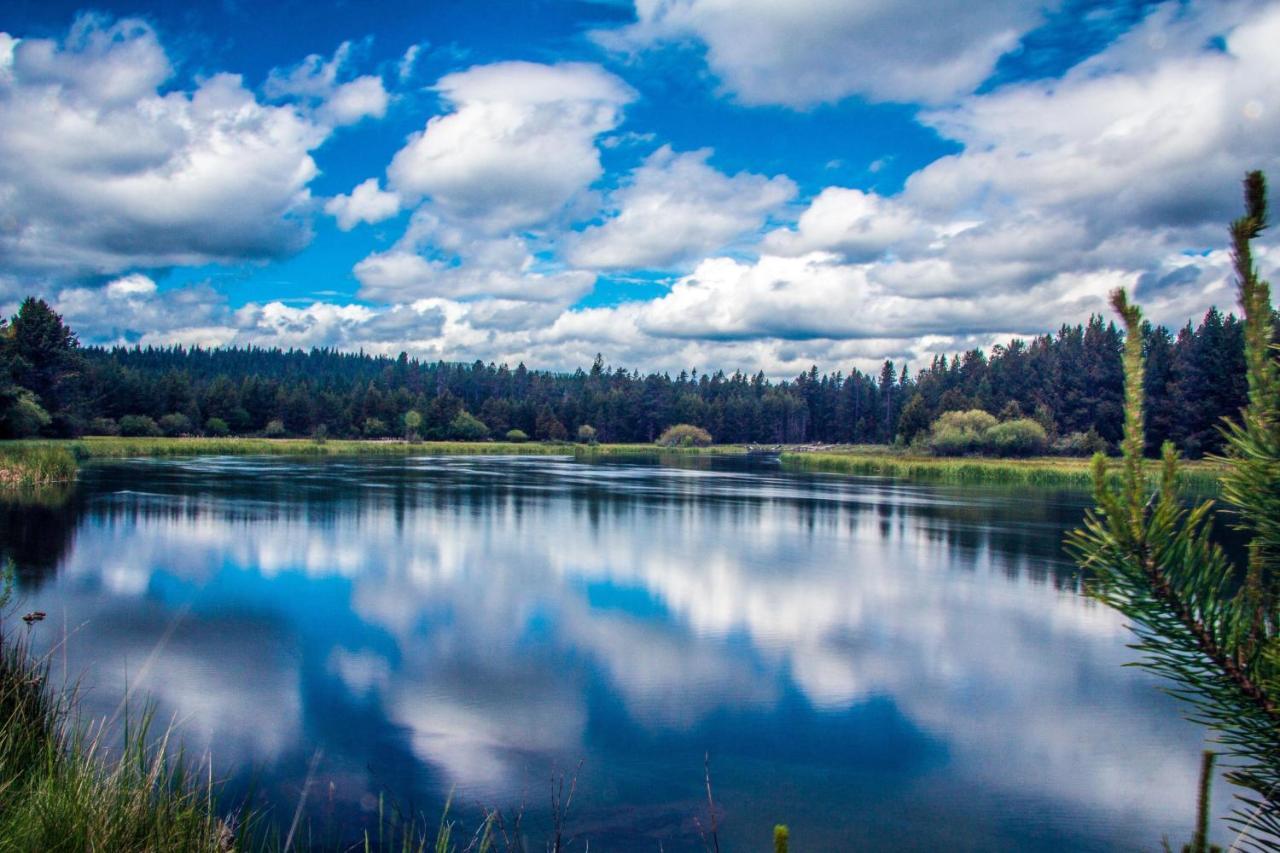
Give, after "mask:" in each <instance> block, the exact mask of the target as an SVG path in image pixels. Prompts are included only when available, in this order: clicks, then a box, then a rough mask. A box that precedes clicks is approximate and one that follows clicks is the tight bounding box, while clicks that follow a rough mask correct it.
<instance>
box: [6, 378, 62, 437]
mask: <svg viewBox="0 0 1280 853" xmlns="http://www.w3.org/2000/svg"><path fill="white" fill-rule="evenodd" d="M3 402H7V403H8V406H7V407H5V406H3V405H0V409H5V411H4V413H3V414H2V415H0V436H4V437H8V438H27V437H28V436H32V435H39V433H40V431H41V430H42V429H44V428H45V427H47V426H49V424H50V423H52V422H53V419H52V418H50V417H49V413H48V412H46V411H45V410H44V409H43V408H42V407H41V405H40V403H39V401H38V400H36V396H35V395H34V394H32V393H31V392H30V391H28V390H27V389H26V388H18V389H16V391H15V392H13V397H12V399H11V400H9V401H3Z"/></svg>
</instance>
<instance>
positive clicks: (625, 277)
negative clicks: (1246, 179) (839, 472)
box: [0, 0, 1280, 375]
mask: <svg viewBox="0 0 1280 853" xmlns="http://www.w3.org/2000/svg"><path fill="white" fill-rule="evenodd" d="M0 31H2V32H3V33H5V35H3V36H0V121H2V122H3V125H4V126H5V127H6V128H9V129H10V130H9V131H6V133H5V134H4V135H3V136H0V297H2V298H3V301H4V305H5V307H6V309H7V310H8V309H11V308H12V306H13V305H14V304H16V301H17V300H18V299H20V298H21V297H22V296H23V295H26V294H28V293H36V294H38V295H41V296H43V297H45V298H47V299H49V300H50V301H51V302H53V303H54V304H55V306H56V307H57V308H58V309H59V310H61V311H62V312H63V313H64V315H65V316H66V317H67V319H68V320H69V321H70V322H72V324H73V326H74V327H75V328H77V329H78V330H80V332H81V335H82V338H83V339H84V340H86V341H91V342H127V343H144V344H145V343H176V342H182V343H202V344H206V345H213V344H260V345H267V346H283V347H289V346H304V347H306V346H339V347H344V348H353V349H354V348H357V347H359V348H364V349H366V350H372V351H385V352H399V351H400V350H408V351H410V352H411V353H414V354H415V355H420V356H423V357H428V358H445V359H450V360H452V359H457V360H472V359H474V358H481V359H484V360H486V361H488V360H496V361H508V362H511V363H514V362H516V361H525V362H526V363H529V364H531V365H536V366H541V367H550V368H573V367H576V366H579V365H581V364H584V363H587V362H589V361H590V359H591V357H592V356H593V355H594V354H595V353H596V352H600V353H603V354H604V355H605V357H606V360H607V361H609V362H611V363H613V364H617V365H626V366H629V367H638V368H642V369H670V370H678V369H680V368H683V367H699V368H701V369H707V368H718V367H723V368H726V369H730V370H732V369H734V368H743V369H746V370H756V369H764V370H766V371H767V372H769V373H771V374H773V375H788V374H790V373H794V372H797V371H799V370H801V369H804V368H805V367H807V365H808V364H810V363H817V364H819V365H821V366H822V367H823V368H828V369H835V368H842V369H848V368H849V367H852V366H858V367H862V368H863V369H868V368H871V367H873V366H874V365H875V364H876V363H877V362H878V361H879V360H880V359H882V358H884V357H890V358H894V359H897V360H900V361H901V360H907V361H911V362H915V363H920V362H921V361H923V360H925V359H927V358H928V356H929V354H931V353H932V352H937V351H953V350H956V349H960V348H965V347H969V346H987V345H989V344H990V343H992V342H994V341H996V340H999V339H1000V338H1002V337H1007V336H1008V335H1011V334H1033V333H1037V332H1041V331H1046V330H1050V329H1052V328H1055V327H1056V326H1057V325H1058V324H1060V323H1061V322H1064V321H1076V320H1079V319H1082V318H1083V317H1087V316H1088V314H1089V313H1090V312H1095V311H1103V310H1104V305H1105V301H1104V300H1105V295H1106V293H1107V292H1108V291H1109V290H1110V289H1111V288H1113V287H1116V286H1128V287H1130V288H1131V289H1132V288H1135V287H1136V288H1137V295H1138V297H1139V299H1140V300H1142V301H1143V302H1144V303H1145V304H1146V305H1147V307H1148V310H1149V312H1150V313H1151V314H1152V315H1153V316H1155V317H1156V318H1157V319H1159V320H1163V321H1165V322H1170V323H1178V324H1180V323H1181V322H1183V321H1185V319H1187V318H1188V317H1194V316H1196V315H1197V314H1199V313H1201V312H1203V311H1204V310H1205V308H1207V307H1208V305H1210V304H1213V303H1217V304H1220V305H1224V306H1227V305H1230V304H1232V302H1233V294H1232V290H1231V284H1230V281H1229V279H1228V275H1227V274H1228V266H1227V261H1226V256H1225V252H1224V251H1223V249H1224V244H1225V241H1224V239H1223V226H1224V223H1225V220H1226V218H1227V217H1229V216H1230V215H1231V213H1232V212H1233V210H1234V207H1235V205H1236V204H1237V202H1236V197H1237V182H1238V180H1239V177H1240V176H1241V175H1242V173H1243V172H1244V170H1245V169H1247V168H1258V167H1261V168H1268V167H1271V168H1272V169H1273V171H1274V167H1275V165H1276V164H1277V159H1278V155H1277V148H1276V146H1275V144H1274V140H1275V139H1276V138H1277V133H1276V131H1277V130H1280V104H1278V103H1277V100H1276V95H1275V94H1274V93H1275V92H1276V91H1280V89H1278V88H1277V83H1280V63H1276V62H1275V61H1274V59H1273V57H1272V55H1271V54H1272V52H1271V49H1270V48H1269V47H1268V45H1270V44H1274V43H1276V42H1277V41H1280V11H1278V10H1277V7H1276V5H1275V4H1274V3H1271V4H1267V3H1234V2H1214V3H1196V2H1185V3H1184V2H1169V3H1123V4H1122V3H1105V2H1055V3H1050V4H1045V5H1043V6H1037V5H1036V4H1034V3H1026V2H1022V0H977V2H970V3H935V2H923V0H920V2H913V1H912V0H904V2H901V3H897V4H880V3H871V2H858V1H857V0H847V2H846V0H840V2H835V0H812V2H794V3H788V4H777V3H772V2H767V0H736V2H731V0H639V2H637V3H636V4H635V5H632V4H631V3H630V2H621V0H618V1H617V2H604V0H602V1H601V2H533V3H530V2H524V3H515V2H492V3H465V2H447V3H443V2H442V3H421V2H420V3H413V4H409V3H378V4H354V3H327V4H326V3H306V4H303V3H276V4H249V3H241V2H234V0H224V2H209V3H190V4H177V3H169V4H156V3H150V4H148V3H114V4H111V3H108V4H101V5H97V6H92V7H84V6H82V5H80V4H67V3H61V2H47V0H46V2H28V0H19V2H10V3H9V4H6V7H5V11H4V12H2V13H0ZM1266 249H1267V247H1266V246H1264V247H1263V253H1262V264H1263V267H1264V271H1269V270H1270V269H1271V268H1272V266H1273V265H1274V259H1275V257H1276V256H1275V254H1274V253H1272V254H1270V255H1268V254H1267V253H1266ZM1140 282H1141V284H1139V283H1140Z"/></svg>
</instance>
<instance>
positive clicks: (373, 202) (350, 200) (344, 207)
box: [324, 178, 400, 231]
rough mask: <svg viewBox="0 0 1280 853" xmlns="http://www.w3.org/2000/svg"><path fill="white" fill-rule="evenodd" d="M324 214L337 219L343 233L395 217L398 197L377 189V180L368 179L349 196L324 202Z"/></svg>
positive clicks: (335, 197)
mask: <svg viewBox="0 0 1280 853" xmlns="http://www.w3.org/2000/svg"><path fill="white" fill-rule="evenodd" d="M324 212H325V213H327V214H329V215H330V216H332V217H334V218H335V219H337V220H338V227H339V228H341V229H342V230H343V231H350V230H351V229H352V228H355V227H356V226H357V225H359V224H360V223H361V222H368V223H370V224H372V223H375V222H381V221H383V220H384V219H390V218H391V217H393V216H395V215H396V214H397V213H399V212H400V196H399V195H397V194H396V193H393V192H387V191H386V190H383V189H382V188H381V187H379V186H378V179H377V178H369V179H368V180H366V181H363V182H362V183H360V184H358V185H357V186H356V187H355V189H353V190H352V191H351V193H350V194H349V195H336V196H334V197H333V198H331V199H329V200H328V201H327V202H325V205H324Z"/></svg>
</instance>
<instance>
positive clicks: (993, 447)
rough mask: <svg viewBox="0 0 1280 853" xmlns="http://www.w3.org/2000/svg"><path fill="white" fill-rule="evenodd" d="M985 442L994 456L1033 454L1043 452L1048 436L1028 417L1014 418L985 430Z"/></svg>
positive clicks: (1047, 442)
mask: <svg viewBox="0 0 1280 853" xmlns="http://www.w3.org/2000/svg"><path fill="white" fill-rule="evenodd" d="M986 443H987V451H988V452H989V453H992V454H994V455H996V456H1035V455H1037V454H1040V453H1044V450H1045V447H1046V446H1047V445H1048V444H1049V436H1048V434H1047V433H1046V432H1045V431H1044V427H1042V426H1040V424H1038V423H1036V422H1035V421H1033V420H1031V419H1030V418H1014V419H1012V420H1008V421H1004V422H1002V423H998V424H996V425H995V426H993V427H992V428H991V429H989V430H987V435H986Z"/></svg>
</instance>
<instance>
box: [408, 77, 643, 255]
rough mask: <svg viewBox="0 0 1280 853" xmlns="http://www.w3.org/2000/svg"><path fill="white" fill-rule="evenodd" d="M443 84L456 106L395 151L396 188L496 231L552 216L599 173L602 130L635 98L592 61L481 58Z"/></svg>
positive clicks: (441, 87) (442, 90) (441, 89)
mask: <svg viewBox="0 0 1280 853" xmlns="http://www.w3.org/2000/svg"><path fill="white" fill-rule="evenodd" d="M436 89H437V90H438V91H439V92H440V94H441V95H442V96H443V97H444V99H445V100H446V101H447V102H448V103H449V105H450V106H451V108H452V111H451V112H448V113H446V114H444V115H441V116H436V117H434V118H432V119H431V120H430V121H429V122H427V126H426V128H425V129H424V130H422V131H421V132H420V133H416V134H414V135H413V136H412V137H410V139H409V141H408V143H407V144H406V145H405V147H404V148H402V149H401V150H400V151H399V153H397V154H396V156H395V158H394V159H393V160H392V162H391V165H390V167H389V168H388V169H387V176H388V179H389V184H390V187H391V189H393V190H395V191H396V192H399V193H400V194H401V195H402V196H403V197H405V198H410V199H413V198H424V197H426V198H429V199H430V201H431V204H432V206H433V208H434V209H435V210H436V211H437V212H438V213H439V214H440V215H442V216H447V217H451V218H454V219H465V220H470V221H471V222H472V223H473V225H474V227H476V228H481V229H484V230H486V231H488V232H489V233H495V234H496V233H501V232H506V231H510V230H511V229H515V228H527V227H532V226H536V225H540V224H543V223H546V222H547V221H548V220H550V219H551V218H552V217H554V216H556V215H557V214H558V213H559V212H560V211H561V210H563V209H564V207H565V206H566V205H567V204H568V203H569V202H570V200H571V199H572V198H573V197H574V196H575V195H576V194H577V193H579V192H580V191H582V190H583V189H585V188H586V187H587V186H588V185H590V184H591V183H592V182H593V181H595V180H596V179H597V178H599V177H600V176H601V174H603V169H602V167H601V165H600V156H599V151H598V150H597V148H596V144H595V141H596V138H597V137H598V136H599V135H600V134H602V133H605V132H607V131H609V130H612V129H613V128H614V127H616V126H617V124H618V122H619V120H620V117H621V108H622V106H623V105H624V104H626V103H627V102H629V101H630V100H632V99H633V98H634V97H635V93H634V92H633V91H632V90H631V88H630V87H629V86H627V85H626V84H625V83H624V82H622V80H620V79H619V78H617V77H615V76H614V75H612V74H610V73H609V72H607V71H605V70H604V69H603V68H601V67H600V66H598V65H592V64H588V63H562V64H558V65H540V64H537V63H531V62H502V63H497V64H494V65H484V66H477V67H474V68H471V69H468V70H466V71H461V72H458V73H455V74H449V75H446V76H445V77H444V78H442V79H441V80H440V81H439V82H438V83H437V84H436Z"/></svg>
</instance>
